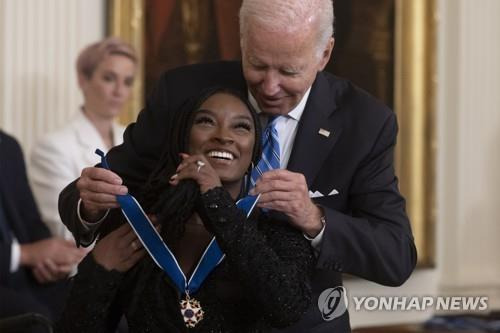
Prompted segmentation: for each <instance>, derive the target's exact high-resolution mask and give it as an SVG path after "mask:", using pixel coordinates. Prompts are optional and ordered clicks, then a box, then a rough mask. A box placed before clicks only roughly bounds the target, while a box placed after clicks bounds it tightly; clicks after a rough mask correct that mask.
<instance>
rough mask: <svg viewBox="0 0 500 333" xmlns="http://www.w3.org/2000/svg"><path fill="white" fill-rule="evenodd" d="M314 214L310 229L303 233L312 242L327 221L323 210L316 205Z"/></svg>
mask: <svg viewBox="0 0 500 333" xmlns="http://www.w3.org/2000/svg"><path fill="white" fill-rule="evenodd" d="M314 208H315V209H314V212H313V214H311V222H310V223H309V224H308V225H309V227H308V228H307V229H305V230H304V231H303V234H304V236H305V237H306V238H307V239H309V240H312V239H314V238H315V237H316V236H318V234H319V233H320V232H321V230H323V228H324V226H325V223H326V219H325V214H324V212H323V209H322V208H321V207H320V206H317V205H314Z"/></svg>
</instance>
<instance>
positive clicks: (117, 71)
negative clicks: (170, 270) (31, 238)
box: [30, 37, 137, 240]
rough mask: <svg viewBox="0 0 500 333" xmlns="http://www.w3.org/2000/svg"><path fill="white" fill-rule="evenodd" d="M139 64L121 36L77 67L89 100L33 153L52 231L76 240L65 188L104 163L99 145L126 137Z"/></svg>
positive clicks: (96, 47)
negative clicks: (63, 198)
mask: <svg viewBox="0 0 500 333" xmlns="http://www.w3.org/2000/svg"><path fill="white" fill-rule="evenodd" d="M136 68H137V57H136V53H135V51H134V49H133V48H132V47H131V46H130V45H129V44H127V43H125V42H124V41H122V40H120V39H119V38H116V37H109V38H106V39H104V40H102V41H100V42H97V43H94V44H91V45H89V46H87V47H86V48H85V49H84V50H83V51H82V52H81V53H80V55H79V56H78V59H77V62H76V70H77V74H78V84H79V86H80V89H81V90H82V93H83V97H84V101H83V105H82V106H80V108H79V109H78V111H77V112H76V114H75V116H74V118H73V119H72V120H70V121H69V122H68V123H66V124H65V125H64V126H63V127H62V128H60V129H59V130H57V131H56V132H54V133H51V134H48V135H47V136H45V137H43V138H42V139H41V140H40V141H39V142H38V143H37V144H36V145H35V147H34V148H33V151H32V153H31V170H30V173H31V175H30V176H31V180H32V185H33V192H34V194H35V197H36V199H37V202H38V205H39V207H40V211H41V213H42V218H43V220H44V222H45V223H46V224H47V225H48V227H49V229H50V230H51V232H52V234H54V235H57V236H62V237H64V238H66V239H70V240H74V238H73V236H72V235H71V232H69V231H68V230H67V229H66V227H65V226H64V224H63V223H62V222H61V220H60V218H59V211H58V206H57V200H58V197H59V193H60V192H61V190H62V189H63V188H64V187H65V186H66V185H67V184H68V183H70V182H71V181H73V180H74V179H76V178H78V177H79V175H80V172H81V170H82V169H83V168H85V167H88V166H93V165H95V164H96V163H98V162H99V160H98V157H97V155H95V154H94V151H95V149H96V148H99V149H101V150H103V151H105V152H107V151H108V150H109V149H110V148H112V147H113V146H115V145H119V144H121V143H122V141H123V131H124V127H123V126H121V125H119V124H118V123H117V122H116V117H117V116H118V115H119V114H120V112H121V111H122V110H123V107H124V105H125V103H126V102H127V101H128V99H129V97H130V93H131V90H132V85H133V83H134V78H135V73H136Z"/></svg>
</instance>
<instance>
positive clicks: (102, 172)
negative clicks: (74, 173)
mask: <svg viewBox="0 0 500 333" xmlns="http://www.w3.org/2000/svg"><path fill="white" fill-rule="evenodd" d="M81 178H90V179H92V180H101V181H104V182H106V183H110V184H115V185H121V184H122V183H123V181H122V179H121V178H120V176H118V175H117V174H116V173H114V172H113V171H110V170H106V169H103V168H96V167H90V168H84V169H83V170H82V174H81Z"/></svg>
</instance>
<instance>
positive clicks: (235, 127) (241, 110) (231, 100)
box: [189, 93, 255, 184]
mask: <svg viewBox="0 0 500 333" xmlns="http://www.w3.org/2000/svg"><path fill="white" fill-rule="evenodd" d="M254 144H255V126H254V122H253V119H252V115H251V113H250V111H249V110H248V109H247V106H246V105H245V104H244V103H243V102H242V101H241V100H240V99H239V98H237V97H235V96H233V95H230V94H227V93H216V94H214V95H212V96H210V97H209V98H208V99H207V100H206V101H205V102H204V103H203V104H202V105H201V106H200V108H199V109H198V110H197V111H195V115H194V119H193V126H192V127H191V132H190V137H189V154H191V155H194V154H203V155H205V156H206V157H207V159H208V161H210V164H211V165H212V167H213V168H214V169H215V171H216V172H217V174H218V175H219V177H220V179H221V182H222V183H224V184H228V183H231V182H240V181H241V179H242V178H243V175H244V174H245V172H246V171H247V170H248V167H249V166H250V163H251V161H252V153H253V147H254Z"/></svg>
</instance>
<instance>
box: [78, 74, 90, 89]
mask: <svg viewBox="0 0 500 333" xmlns="http://www.w3.org/2000/svg"><path fill="white" fill-rule="evenodd" d="M88 81H89V78H87V77H86V76H85V75H84V74H82V73H78V86H79V87H80V89H81V90H82V91H85V89H86V86H87V83H88Z"/></svg>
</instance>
